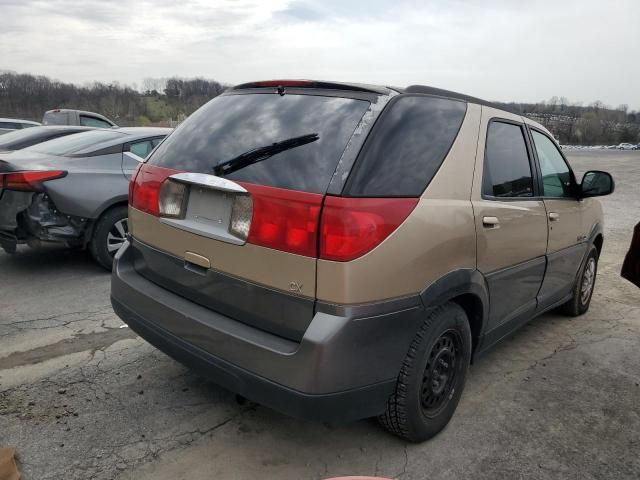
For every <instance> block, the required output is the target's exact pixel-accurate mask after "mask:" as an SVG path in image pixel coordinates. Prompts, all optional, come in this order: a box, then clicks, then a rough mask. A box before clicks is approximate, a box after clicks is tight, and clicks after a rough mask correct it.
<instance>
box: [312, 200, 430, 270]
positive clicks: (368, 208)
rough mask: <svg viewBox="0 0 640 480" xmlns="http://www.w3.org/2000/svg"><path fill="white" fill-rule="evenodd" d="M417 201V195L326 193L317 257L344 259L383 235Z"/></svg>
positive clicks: (367, 249) (360, 252)
mask: <svg viewBox="0 0 640 480" xmlns="http://www.w3.org/2000/svg"><path fill="white" fill-rule="evenodd" d="M417 204H418V199H417V198H346V197H326V199H325V201H324V207H323V210H322V221H321V224H320V258H322V259H324V260H334V261H338V262H347V261H350V260H354V259H356V258H358V257H361V256H362V255H364V254H366V253H368V252H370V251H371V250H373V249H374V248H375V247H377V246H378V245H379V244H380V243H382V241H383V240H384V239H386V238H387V237H388V236H389V235H390V234H391V233H392V232H393V231H394V230H395V229H397V228H398V227H399V226H400V224H401V223H402V222H404V221H405V220H406V218H407V217H408V216H409V214H410V213H411V212H412V211H413V209H414V208H415V207H416V205H417Z"/></svg>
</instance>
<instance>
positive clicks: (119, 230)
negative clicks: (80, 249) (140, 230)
mask: <svg viewBox="0 0 640 480" xmlns="http://www.w3.org/2000/svg"><path fill="white" fill-rule="evenodd" d="M128 231H129V228H128V222H127V207H126V206H124V205H123V206H118V207H113V208H110V209H109V210H107V211H106V212H105V213H103V214H102V216H101V217H100V218H99V219H98V222H97V223H96V226H95V228H94V230H93V236H92V237H91V242H90V244H89V250H90V252H91V255H92V256H93V258H94V260H95V261H96V262H98V263H99V264H100V265H101V266H103V267H104V268H106V269H108V270H111V267H112V265H113V257H114V256H115V254H116V252H117V251H118V250H119V249H120V247H121V246H122V245H123V244H124V242H125V240H126V239H127V233H128Z"/></svg>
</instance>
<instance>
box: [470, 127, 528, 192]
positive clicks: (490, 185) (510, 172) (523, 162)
mask: <svg viewBox="0 0 640 480" xmlns="http://www.w3.org/2000/svg"><path fill="white" fill-rule="evenodd" d="M482 191H483V193H484V195H488V196H490V197H532V196H533V177H532V175H531V164H530V163H529V154H528V153H527V145H526V143H525V140H524V132H523V130H522V127H521V126H519V125H514V124H512V123H504V122H495V121H493V122H491V123H489V128H488V129H487V145H486V149H485V154H484V174H483V189H482Z"/></svg>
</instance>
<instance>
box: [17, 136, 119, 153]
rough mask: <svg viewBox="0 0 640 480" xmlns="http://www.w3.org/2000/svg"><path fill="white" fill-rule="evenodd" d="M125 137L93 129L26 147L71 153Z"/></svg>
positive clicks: (99, 146)
mask: <svg viewBox="0 0 640 480" xmlns="http://www.w3.org/2000/svg"><path fill="white" fill-rule="evenodd" d="M124 138H125V135H123V134H122V133H119V132H117V131H114V130H91V131H89V132H82V133H77V134H75V135H69V136H67V137H62V138H56V139H54V140H49V141H48V142H44V143H39V144H38V145H34V146H32V147H28V148H25V150H29V151H33V152H39V153H47V154H49V155H71V154H73V153H76V152H80V151H82V150H87V149H89V148H92V149H93V150H98V149H99V148H102V147H103V146H107V145H104V144H105V143H112V140H117V139H124ZM93 147H95V148H93Z"/></svg>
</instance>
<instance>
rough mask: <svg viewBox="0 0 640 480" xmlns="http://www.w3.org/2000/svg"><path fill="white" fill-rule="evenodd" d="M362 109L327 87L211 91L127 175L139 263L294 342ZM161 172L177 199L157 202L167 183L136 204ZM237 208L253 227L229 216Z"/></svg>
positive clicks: (305, 318) (309, 313)
mask: <svg viewBox="0 0 640 480" xmlns="http://www.w3.org/2000/svg"><path fill="white" fill-rule="evenodd" d="M368 107H369V102H368V101H364V100H362V99H353V98H342V97H340V96H335V95H330V96H322V95H317V94H316V95H302V94H285V95H280V94H277V93H261V94H241V95H240V94H236V95H227V96H225V95H223V96H220V97H216V98H215V99H214V100H212V101H211V102H209V103H208V104H207V105H205V106H204V107H203V108H201V109H200V110H199V111H198V112H196V113H194V114H193V115H192V116H191V117H189V119H187V120H186V121H185V122H184V123H183V124H182V125H181V126H180V127H179V128H178V129H177V130H176V131H175V132H174V133H173V134H172V135H171V136H170V137H168V138H167V139H166V140H165V142H163V143H162V144H161V145H160V146H159V147H158V148H157V149H156V150H155V152H154V153H153V154H152V156H151V158H150V160H149V161H148V162H147V163H146V164H144V165H143V167H142V168H141V169H140V171H139V173H138V175H137V177H136V179H135V180H134V187H133V188H134V193H133V198H134V200H133V202H132V205H130V211H129V229H130V232H131V233H132V236H133V242H132V248H133V249H134V258H135V263H134V265H135V268H136V270H137V271H138V272H139V273H140V274H141V275H143V276H145V277H146V278H148V279H149V280H151V281H153V282H155V283H157V284H158V285H161V286H163V287H164V288H167V289H169V290H171V291H173V292H174V293H177V294H179V295H181V296H183V297H185V298H188V299H190V300H192V301H194V302H196V303H198V304H200V305H202V306H205V307H207V308H210V309H211V310H214V311H216V312H218V313H222V314H224V315H227V316H229V317H231V318H233V319H235V320H238V321H241V322H243V323H246V324H249V325H252V326H254V327H257V328H260V329H263V330H265V331H268V332H271V333H274V334H276V335H279V336H282V337H285V338H288V339H292V340H300V339H301V338H302V336H303V334H304V332H305V331H306V329H307V327H308V325H309V323H310V322H311V320H312V318H313V315H314V306H315V295H316V264H317V259H316V257H317V238H318V230H319V221H320V209H321V206H322V201H323V198H324V195H325V193H326V191H327V189H328V187H329V183H330V181H331V179H332V176H333V174H334V172H335V170H336V167H337V165H338V162H339V160H340V158H341V156H342V153H343V152H344V150H345V148H346V146H347V143H348V141H349V139H350V138H351V136H352V135H353V133H354V130H355V129H356V127H357V126H358V124H359V122H360V121H361V119H362V117H363V115H364V114H365V112H366V111H367V109H368ZM265 148H266V150H265ZM220 165H225V168H224V169H223V168H222V167H220ZM216 166H217V167H218V169H216ZM227 167H228V168H227ZM214 172H215V173H216V174H217V175H220V176H214V175H213V173H214ZM222 176H223V177H224V178H223V177H222ZM154 182H155V183H154ZM167 182H178V183H179V184H180V186H179V187H176V186H175V185H174V187H175V189H176V190H175V192H178V193H175V192H174V191H173V190H171V189H168V190H167V191H166V192H169V190H171V191H172V192H174V193H175V195H179V200H176V202H177V203H176V204H175V205H173V204H172V206H171V207H170V208H169V209H168V210H166V212H165V213H161V212H160V211H158V212H156V211H154V209H155V208H156V205H157V204H158V203H159V204H163V201H164V200H162V199H164V198H169V197H165V196H163V195H169V194H168V193H166V192H165V193H159V194H157V195H160V200H157V201H156V200H154V201H155V202H156V203H154V204H153V205H151V206H148V205H147V204H146V203H144V202H145V201H146V200H145V199H142V201H141V203H140V204H138V203H137V200H136V199H138V198H142V195H141V194H140V192H143V191H144V189H145V188H146V185H147V184H149V185H151V184H153V185H155V187H154V188H156V190H158V191H159V190H160V189H161V187H160V185H164V186H165V187H166V186H167ZM174 187H171V188H174ZM139 188H141V189H142V190H140V191H139V190H138V189H139ZM162 188H164V187H162ZM174 193H172V195H173V194H174ZM150 198H151V197H150ZM155 198H158V197H155ZM172 198H173V197H172ZM176 198H177V197H176ZM247 198H248V199H250V202H249V203H248V205H249V206H248V207H247V203H246V202H244V201H243V199H247ZM152 203H153V202H152ZM238 205H240V206H238ZM245 207H246V208H247V209H248V210H247V212H248V213H247V212H244V215H245V217H247V218H248V219H249V220H248V225H250V227H249V226H243V225H244V224H243V223H242V222H239V221H238V218H240V217H242V215H243V214H242V213H240V214H239V213H238V211H242V208H245ZM171 209H173V210H171ZM174 211H175V212H178V211H179V213H178V214H175V215H174V213H172V212H174ZM172 215H173V216H172ZM238 215H240V217H238ZM243 218H244V217H243ZM245 227H246V228H245ZM243 228H245V230H246V231H245V230H243ZM238 232H240V233H238ZM243 232H244V233H243Z"/></svg>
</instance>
